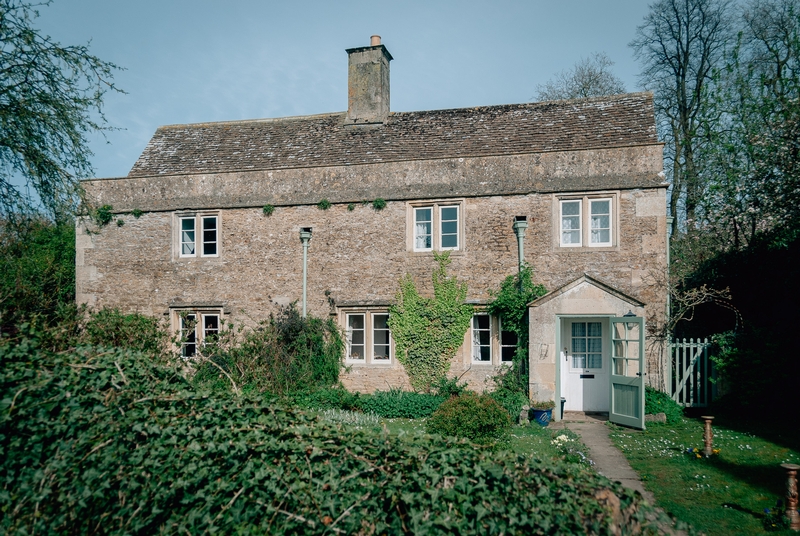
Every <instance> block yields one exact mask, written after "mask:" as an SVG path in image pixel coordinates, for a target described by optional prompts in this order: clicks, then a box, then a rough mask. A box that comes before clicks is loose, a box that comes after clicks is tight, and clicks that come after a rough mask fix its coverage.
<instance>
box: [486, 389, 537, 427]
mask: <svg viewBox="0 0 800 536" xmlns="http://www.w3.org/2000/svg"><path fill="white" fill-rule="evenodd" d="M489 397H490V398H491V399H492V400H494V401H495V402H497V403H498V404H500V405H501V406H502V407H503V409H505V410H506V411H507V412H508V417H509V418H510V419H511V422H512V423H516V422H517V421H518V420H519V414H520V413H521V412H522V406H524V405H526V404H528V397H527V396H526V395H525V393H523V392H521V391H510V390H508V389H496V390H494V391H492V392H490V393H489Z"/></svg>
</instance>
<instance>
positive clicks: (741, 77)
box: [702, 0, 800, 250]
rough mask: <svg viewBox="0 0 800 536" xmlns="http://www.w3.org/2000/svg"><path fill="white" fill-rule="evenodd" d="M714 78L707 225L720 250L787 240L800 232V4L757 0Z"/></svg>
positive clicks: (707, 156) (706, 168) (791, 0)
mask: <svg viewBox="0 0 800 536" xmlns="http://www.w3.org/2000/svg"><path fill="white" fill-rule="evenodd" d="M715 82H716V83H715V85H714V86H713V88H712V89H711V91H710V93H709V101H710V104H711V106H713V110H714V117H716V118H717V119H716V124H715V128H713V129H711V130H710V132H709V143H708V144H707V148H706V150H705V151H703V153H702V158H703V162H704V169H703V171H704V175H705V181H706V182H707V184H708V185H709V188H708V192H707V195H706V198H705V200H704V221H703V224H704V226H703V230H704V231H706V232H708V231H710V232H711V234H712V238H713V240H714V242H715V243H714V244H713V245H715V246H716V249H717V250H724V249H727V248H728V247H732V248H733V249H740V248H743V247H747V246H749V245H751V244H753V243H754V241H757V240H758V239H759V237H766V236H769V237H770V239H771V240H777V241H779V242H782V243H784V244H785V243H788V242H789V241H791V240H792V239H793V238H794V236H795V235H796V233H797V232H798V230H799V229H800V3H798V2H797V1H796V0H755V1H753V2H751V3H750V4H749V5H748V6H747V8H746V9H745V10H744V12H743V14H742V17H741V20H740V31H739V38H738V40H737V41H736V43H735V46H733V47H732V50H731V53H730V54H729V55H728V58H727V61H726V62H725V64H724V66H723V68H722V69H720V71H719V72H718V74H717V77H716V80H715ZM778 230H781V231H780V232H776V231H778Z"/></svg>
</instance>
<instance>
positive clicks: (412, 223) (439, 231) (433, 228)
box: [408, 199, 464, 253]
mask: <svg viewBox="0 0 800 536" xmlns="http://www.w3.org/2000/svg"><path fill="white" fill-rule="evenodd" d="M408 206H409V211H408V221H409V225H408V227H409V229H408V237H409V238H408V242H409V248H408V249H409V250H410V251H413V252H415V253H427V252H431V251H463V250H464V201H463V200H461V199H456V200H441V201H431V202H417V203H410V204H409V205H408ZM447 209H455V210H456V220H455V223H456V232H455V233H452V232H447V233H445V232H444V229H443V226H444V224H446V223H448V222H452V221H453V220H452V219H448V220H444V218H443V212H444V211H445V210H447ZM423 210H429V211H430V215H431V219H430V220H422V222H421V223H422V224H426V225H428V228H429V229H430V247H428V246H420V245H418V243H417V238H418V237H421V236H428V235H427V234H425V235H423V234H418V233H417V230H418V227H417V221H418V220H417V217H418V214H419V213H420V211H423ZM453 234H455V238H456V245H455V246H447V247H445V246H443V245H442V242H443V237H445V236H453Z"/></svg>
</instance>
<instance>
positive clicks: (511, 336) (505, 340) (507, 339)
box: [500, 331, 517, 346]
mask: <svg viewBox="0 0 800 536" xmlns="http://www.w3.org/2000/svg"><path fill="white" fill-rule="evenodd" d="M500 344H502V345H503V346H516V345H517V334H516V333H514V332H513V331H501V332H500Z"/></svg>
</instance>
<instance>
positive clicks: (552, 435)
mask: <svg viewBox="0 0 800 536" xmlns="http://www.w3.org/2000/svg"><path fill="white" fill-rule="evenodd" d="M320 415H321V416H322V418H324V419H326V420H329V421H332V422H339V423H343V424H346V425H348V426H353V427H355V428H366V429H374V430H380V429H383V428H385V429H386V430H387V431H388V432H389V433H391V434H395V435H400V436H402V435H406V434H419V435H425V434H426V432H425V421H426V419H384V418H381V417H378V416H376V415H373V414H365V413H360V412H353V411H343V410H325V411H321V412H320ZM507 448H509V449H510V450H513V451H514V452H517V453H519V454H524V455H527V456H532V457H535V458H539V459H541V460H551V459H566V460H567V461H569V462H573V463H582V464H588V463H589V462H588V459H587V458H586V455H585V452H586V447H585V446H584V445H583V443H581V442H580V439H578V436H577V435H576V434H574V433H573V432H570V431H569V430H558V431H556V430H551V429H549V428H543V427H541V426H539V425H538V424H535V423H531V424H528V425H525V426H514V427H513V428H512V429H511V436H510V438H509V442H508V444H507Z"/></svg>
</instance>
